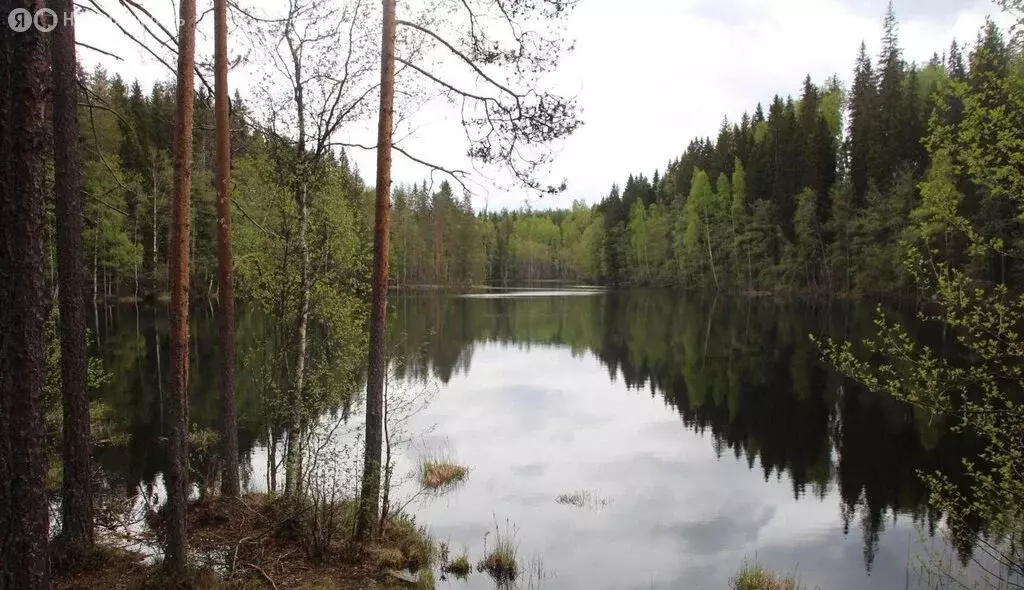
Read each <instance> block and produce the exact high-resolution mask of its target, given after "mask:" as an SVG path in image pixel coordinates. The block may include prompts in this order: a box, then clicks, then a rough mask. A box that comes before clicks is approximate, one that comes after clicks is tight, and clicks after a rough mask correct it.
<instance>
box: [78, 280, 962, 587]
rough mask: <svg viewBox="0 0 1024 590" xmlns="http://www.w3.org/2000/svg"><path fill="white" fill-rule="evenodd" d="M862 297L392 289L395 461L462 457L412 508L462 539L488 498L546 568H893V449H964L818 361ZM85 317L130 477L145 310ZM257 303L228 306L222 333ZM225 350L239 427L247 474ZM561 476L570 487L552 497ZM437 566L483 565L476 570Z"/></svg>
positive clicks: (145, 354)
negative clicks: (397, 404)
mask: <svg viewBox="0 0 1024 590" xmlns="http://www.w3.org/2000/svg"><path fill="white" fill-rule="evenodd" d="M871 311H872V310H871V308H870V307H868V306H865V307H864V308H863V309H861V308H859V307H850V306H838V305H836V306H833V307H831V308H828V309H822V308H813V307H809V306H807V305H801V304H797V303H787V302H782V301H777V300H768V299H763V300H750V299H739V298H735V299H730V298H725V297H717V298H714V297H704V298H701V297H697V296H683V295H679V294H673V293H668V292H630V293H611V292H601V291H594V290H590V291H576V292H571V293H551V292H548V293H536V292H516V293H514V294H513V296H508V297H506V296H500V295H494V294H488V295H487V296H485V297H481V296H457V295H442V294H396V295H394V296H393V297H392V301H391V311H390V335H391V336H390V338H391V342H392V349H393V350H394V351H395V353H394V361H393V365H392V366H393V371H394V374H395V375H396V377H395V386H396V387H397V386H402V387H406V388H412V389H417V388H421V389H434V390H436V392H437V393H436V395H435V397H434V399H433V401H432V403H431V404H430V405H429V406H428V407H427V408H426V409H425V410H424V411H422V412H421V413H419V414H417V415H416V416H415V417H414V418H413V419H412V421H411V423H410V427H409V430H410V431H411V432H414V433H417V432H418V433H424V434H423V435H422V436H420V437H417V440H416V442H415V444H414V445H413V446H412V447H410V448H409V449H408V451H407V452H406V457H405V458H404V463H403V464H402V466H403V468H409V466H410V465H411V464H412V463H414V462H415V460H416V458H417V457H418V456H421V455H423V454H425V453H437V452H441V453H444V454H448V455H450V456H453V457H454V458H456V459H458V461H459V462H461V463H465V464H467V465H468V466H470V468H471V472H470V476H469V478H468V479H467V481H466V482H465V483H464V484H463V485H462V486H460V487H459V488H457V489H455V490H454V491H451V492H449V493H448V494H446V495H444V496H443V497H439V498H429V499H426V500H424V501H417V502H414V503H413V504H412V505H411V508H412V509H413V510H414V511H415V513H416V514H417V519H418V521H420V522H423V523H425V524H427V525H429V527H430V529H431V532H432V533H433V535H434V536H435V537H436V538H438V539H441V540H446V541H448V542H449V544H450V546H452V548H453V549H454V550H455V551H456V552H458V550H459V549H461V548H462V547H465V548H466V549H468V552H469V555H470V558H471V560H474V561H475V560H476V559H478V558H479V557H480V556H481V554H482V553H483V548H484V544H485V543H491V545H492V546H493V534H494V533H493V531H494V529H495V522H497V524H498V525H499V526H500V527H501V528H502V529H503V531H505V530H508V529H509V528H512V529H514V530H515V534H516V540H517V541H518V545H519V554H520V557H521V558H522V559H523V561H524V562H525V561H534V562H536V561H540V562H541V563H542V566H543V570H544V571H545V573H546V579H545V580H544V581H543V584H542V587H546V588H580V589H584V588H652V587H653V588H698V589H699V588H724V587H726V583H727V580H728V579H729V577H730V576H731V575H733V574H734V573H735V571H736V570H737V569H738V567H739V566H740V565H741V564H742V563H743V562H744V561H748V562H753V561H757V562H758V563H761V564H764V565H766V566H769V567H772V568H776V569H779V570H782V571H796V572H797V573H798V575H799V577H800V579H801V581H803V582H804V583H806V584H808V586H809V587H811V588H813V587H815V586H820V587H822V588H830V589H838V590H845V589H849V590H853V589H860V588H905V587H908V586H909V587H914V586H915V580H916V579H917V577H918V575H917V574H916V573H915V572H914V571H913V570H914V569H915V564H916V561H917V558H916V557H915V556H916V555H918V554H920V553H922V552H923V551H925V550H926V549H929V548H931V549H936V548H938V549H940V550H942V548H943V547H944V545H943V544H942V543H941V542H939V541H936V540H932V541H930V542H924V543H923V542H921V541H920V539H921V538H922V537H925V538H927V537H928V536H929V533H930V530H932V529H933V528H934V527H936V526H938V525H939V523H940V522H941V515H938V514H934V513H933V512H931V511H930V510H929V509H928V508H927V506H926V495H925V494H926V491H925V489H924V487H923V486H922V484H921V483H920V481H919V479H918V477H917V475H916V471H917V470H921V469H923V470H925V471H934V470H943V471H945V472H947V473H949V474H951V475H952V476H953V477H954V478H956V476H957V474H958V473H959V469H958V468H957V465H958V464H959V461H960V458H961V457H962V456H964V455H965V454H970V453H972V452H974V450H975V449H973V448H972V443H971V441H968V440H966V439H964V438H963V437H958V436H953V435H951V434H950V433H948V432H947V430H948V429H947V428H946V426H945V425H943V424H942V423H941V421H938V420H935V419H932V418H930V417H928V416H922V415H920V414H918V413H915V412H913V411H912V410H910V409H909V408H907V407H906V406H904V405H902V404H899V403H897V402H895V401H893V400H891V399H888V398H886V397H884V396H880V395H877V394H872V393H870V392H867V391H864V390H862V389H860V388H857V387H854V386H852V385H851V384H849V383H844V381H843V380H842V379H840V378H838V377H837V376H836V375H834V374H832V373H830V372H829V371H827V370H826V369H825V368H824V367H823V366H822V365H821V364H820V363H819V361H818V360H817V359H818V354H817V351H816V349H815V348H814V346H813V344H811V343H810V342H809V340H808V334H810V333H816V334H832V335H837V336H842V335H847V336H855V335H857V334H860V333H863V329H864V328H865V327H866V326H867V325H868V324H869V323H870V319H871V316H870V314H871ZM194 317H195V318H196V319H195V324H194V343H193V361H192V362H193V365H192V368H191V373H192V382H193V391H192V400H193V401H192V415H193V420H194V422H196V423H197V424H200V425H203V424H206V423H208V424H211V425H212V424H213V423H214V420H215V417H216V414H215V411H216V366H215V359H216V325H215V322H214V321H213V318H212V316H211V315H205V314H204V313H203V312H202V311H200V312H198V313H196V314H195V316H194ZM97 321H98V328H99V329H98V334H99V335H100V337H99V340H100V343H101V344H100V349H101V351H102V353H103V356H104V360H105V362H106V364H107V369H108V370H109V371H111V372H112V373H114V374H115V375H117V379H115V380H114V381H112V382H111V384H110V385H108V386H107V387H106V389H105V391H104V392H103V395H104V396H105V397H106V398H107V399H108V401H110V402H111V404H112V405H113V406H114V408H115V411H116V412H117V413H118V414H119V415H121V416H122V418H123V420H124V421H125V423H126V428H127V429H128V430H129V431H130V432H131V433H132V434H133V437H132V441H131V443H130V445H129V449H128V451H127V456H125V451H123V450H116V451H115V450H112V451H110V452H109V453H108V454H102V453H101V455H100V457H99V459H100V461H101V463H102V464H103V465H104V467H105V469H106V471H107V473H108V475H109V480H110V482H111V485H112V486H116V487H120V489H125V490H128V491H130V490H132V489H135V488H137V487H138V486H139V484H140V483H142V484H143V485H145V483H147V482H153V481H154V480H155V479H156V478H157V477H158V474H159V472H160V471H161V465H160V463H161V453H160V452H159V448H158V443H157V441H156V435H157V434H158V433H159V430H160V421H161V417H160V410H161V409H160V403H159V398H160V396H159V389H160V379H161V375H160V373H161V370H162V371H163V372H165V371H166V369H165V367H162V365H164V364H165V363H166V358H164V357H166V320H165V319H164V318H163V317H160V314H156V315H153V313H152V312H147V311H145V310H143V311H141V312H139V315H138V316H136V311H135V309H134V308H131V309H129V310H117V311H116V313H111V314H109V315H106V316H102V317H100V318H98V320H97ZM260 321H261V320H260V318H259V317H257V316H254V315H253V314H244V316H243V317H242V318H241V319H240V321H239V338H240V340H242V342H241V346H242V347H243V348H244V346H245V343H244V339H246V338H247V337H248V336H247V335H248V334H254V333H257V332H259V329H258V325H259V323H260ZM247 370H249V371H251V370H252V368H251V367H245V366H243V367H242V368H241V374H240V382H239V398H240V402H239V403H240V414H241V417H242V421H241V430H242V432H241V437H242V441H241V443H242V449H243V452H245V453H246V455H247V456H248V457H250V458H251V460H252V464H253V467H252V468H251V469H249V470H246V475H247V476H248V477H247V479H248V486H249V487H250V488H252V489H260V488H261V487H263V486H264V483H263V481H264V478H263V476H262V475H261V473H262V464H263V461H265V456H266V454H265V448H264V447H262V446H261V444H262V443H261V442H260V441H261V440H262V439H263V438H264V435H263V434H262V432H261V431H262V427H261V426H260V422H259V420H258V419H257V418H255V417H250V416H252V415H253V414H254V413H255V409H254V407H255V402H254V401H252V399H251V398H252V397H253V396H252V395H250V394H249V393H247V391H246V388H247V387H250V386H251V384H250V381H249V380H248V379H247V378H246V376H245V374H246V372H247ZM352 413H353V415H359V414H361V409H358V408H354V409H353V412H352ZM121 486H123V487H121ZM576 492H580V493H581V496H582V497H584V498H585V501H584V502H582V503H583V506H574V505H572V504H566V503H560V502H558V501H556V498H558V496H559V495H562V494H573V493H576ZM967 551H969V548H965V549H963V550H962V553H964V554H966V552H967ZM445 585H447V587H452V588H491V587H493V584H492V583H491V582H490V580H489V579H488V578H487V576H486V575H485V574H482V573H474V574H473V575H472V576H471V577H470V578H469V580H468V582H460V581H454V580H453V581H448V582H444V583H442V586H445ZM523 586H524V587H526V585H525V584H524V585H523Z"/></svg>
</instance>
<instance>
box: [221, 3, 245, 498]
mask: <svg viewBox="0 0 1024 590" xmlns="http://www.w3.org/2000/svg"><path fill="white" fill-rule="evenodd" d="M214 29H215V31H214V37H215V39H214V70H215V71H214V76H215V80H214V86H215V88H214V93H215V95H216V96H215V103H214V110H215V111H216V115H217V123H216V127H217V178H216V181H217V265H218V267H217V291H218V294H219V298H220V316H219V318H218V320H219V321H218V324H219V327H220V438H221V466H222V469H223V477H222V479H221V489H220V492H221V494H223V495H225V496H238V495H239V494H241V491H242V490H241V484H240V483H239V481H238V410H237V408H236V406H235V290H234V282H233V280H232V272H233V263H232V256H231V134H230V130H229V125H230V121H229V119H228V115H229V112H228V111H229V105H230V103H229V100H230V99H229V98H228V96H229V94H228V3H227V0H216V1H215V3H214Z"/></svg>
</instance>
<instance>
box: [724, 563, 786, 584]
mask: <svg viewBox="0 0 1024 590" xmlns="http://www.w3.org/2000/svg"><path fill="white" fill-rule="evenodd" d="M729 588H731V589H732V590H801V589H802V588H803V586H801V585H800V584H799V583H798V582H797V581H796V578H795V577H793V576H792V575H780V574H776V573H774V572H770V571H768V570H767V569H765V568H763V567H761V566H759V565H747V564H744V565H743V567H742V568H741V569H740V572H739V574H737V575H736V577H735V578H733V579H732V580H730V581H729Z"/></svg>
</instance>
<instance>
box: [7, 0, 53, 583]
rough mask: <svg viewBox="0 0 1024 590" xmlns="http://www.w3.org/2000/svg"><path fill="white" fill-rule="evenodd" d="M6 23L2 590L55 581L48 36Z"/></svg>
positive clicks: (24, 1)
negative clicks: (48, 409) (48, 401)
mask: <svg viewBox="0 0 1024 590" xmlns="http://www.w3.org/2000/svg"><path fill="white" fill-rule="evenodd" d="M0 6H2V9H0V14H2V15H3V16H2V18H3V19H4V21H3V22H0V80H2V81H3V82H2V83H0V588H11V589H14V588H17V589H19V590H22V589H26V590H34V589H36V588H49V586H50V583H49V577H50V576H49V563H48V555H47V536H48V533H49V514H48V511H47V499H46V486H45V478H46V467H47V463H48V461H47V455H46V426H45V423H44V421H43V383H44V376H43V367H44V363H45V361H44V355H43V350H44V345H45V327H46V314H47V310H48V308H49V302H48V300H47V290H46V268H45V267H46V265H45V262H46V249H45V245H44V243H45V223H44V220H45V200H46V197H45V190H46V188H45V187H46V184H45V179H46V165H45V163H46V155H47V153H48V151H49V149H48V146H47V142H48V141H49V133H48V132H47V118H46V109H45V107H46V101H47V99H48V98H49V96H48V88H49V72H48V60H47V57H46V38H45V37H46V35H44V34H43V33H41V32H40V31H39V30H38V29H37V28H35V27H32V26H29V27H28V29H27V30H25V31H23V32H20V33H15V32H14V31H13V30H12V28H11V27H10V26H9V25H8V23H7V15H8V14H10V13H11V11H12V10H13V9H15V8H17V9H19V10H26V11H27V12H31V13H34V12H35V9H36V8H37V5H36V2H35V1H34V0H3V2H2V4H0Z"/></svg>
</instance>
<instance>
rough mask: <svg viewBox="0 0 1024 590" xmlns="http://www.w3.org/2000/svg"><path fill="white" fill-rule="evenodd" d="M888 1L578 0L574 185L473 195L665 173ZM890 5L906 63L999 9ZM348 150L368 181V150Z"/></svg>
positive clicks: (570, 163)
mask: <svg viewBox="0 0 1024 590" xmlns="http://www.w3.org/2000/svg"><path fill="white" fill-rule="evenodd" d="M886 1H887V0H771V1H770V2H769V1H765V0H714V1H711V0H630V1H628V2H626V1H623V0H580V2H579V6H578V7H577V8H576V11H575V12H574V14H573V15H572V16H571V20H570V22H569V25H568V31H569V36H570V37H571V38H573V39H575V41H576V49H575V51H574V52H573V53H572V54H570V55H568V56H567V57H565V58H564V59H563V61H562V64H561V67H560V69H559V70H558V72H557V73H554V74H552V75H551V76H550V79H551V80H552V83H553V84H555V85H557V89H558V90H559V91H561V92H566V93H569V94H572V95H576V96H577V98H578V102H579V104H580V106H581V107H582V110H583V119H584V126H583V127H582V128H580V130H579V131H578V132H577V133H576V134H575V135H574V136H573V137H571V138H569V139H568V140H567V141H565V142H564V143H563V144H562V145H561V146H560V148H559V152H558V155H557V159H556V161H555V163H554V166H553V168H552V170H551V175H550V178H549V180H552V181H560V180H561V179H563V178H564V179H565V180H566V181H567V184H568V190H567V191H566V192H565V193H563V194H561V195H558V196H547V197H544V198H542V199H541V198H537V197H536V196H531V195H529V194H527V192H526V191H523V190H518V189H512V190H502V189H498V188H495V187H493V186H491V185H489V183H488V182H486V181H485V180H484V181H481V183H482V185H483V186H481V187H475V194H474V195H473V202H474V206H475V207H477V208H482V207H484V206H487V207H489V208H491V209H495V208H501V207H510V208H516V207H521V206H523V205H525V204H526V203H527V202H528V203H529V204H530V206H532V207H534V208H548V207H561V206H568V205H569V204H571V202H572V201H573V200H574V199H584V200H586V201H588V202H595V201H597V200H599V199H600V198H601V197H602V196H604V195H605V194H607V192H608V189H609V188H610V186H611V184H612V183H613V182H618V183H620V184H621V183H622V182H624V180H625V178H626V176H627V175H629V174H630V173H635V172H642V173H644V174H646V175H650V174H652V173H653V171H654V170H655V169H664V166H665V164H666V163H667V162H668V161H669V160H670V159H672V158H674V157H676V156H678V155H679V154H680V153H681V152H682V151H683V150H684V149H685V147H686V145H687V144H688V143H689V141H690V139H691V138H693V137H696V136H708V135H712V136H713V135H715V134H716V133H717V129H718V127H719V125H720V124H721V121H722V117H723V116H728V117H729V118H730V119H737V118H738V117H739V116H740V115H741V114H742V113H743V111H745V110H752V108H753V106H754V105H755V104H756V103H757V102H758V101H761V102H765V103H766V102H768V101H769V100H770V99H771V97H772V96H773V95H774V94H781V95H786V94H796V93H798V92H799V89H800V86H801V84H802V81H803V78H804V76H805V75H806V74H808V73H809V74H810V75H811V77H812V78H813V79H814V80H815V81H816V82H819V83H820V82H822V81H824V80H825V79H826V78H827V77H829V76H831V75H833V74H836V75H838V76H839V78H840V79H841V80H842V81H843V82H844V83H845V82H847V81H848V80H849V78H850V72H851V71H852V68H853V61H854V58H855V57H856V53H857V47H858V45H859V44H860V42H861V40H864V41H866V42H867V44H868V48H869V51H870V52H871V53H872V54H873V55H874V54H877V52H878V45H879V38H880V35H881V22H882V17H883V15H884V13H885V6H886ZM400 3H401V2H400ZM111 4H112V3H111ZM160 4H163V5H164V9H163V10H162V12H165V13H167V14H171V8H170V4H169V3H166V2H165V3H158V2H156V1H155V0H154V1H153V2H152V3H150V2H146V5H149V6H159V5H160ZM200 4H203V3H202V2H201V3H200ZM895 8H896V13H897V17H898V18H899V20H900V39H901V45H902V47H903V48H904V52H905V53H904V55H905V58H906V59H907V60H916V61H919V62H921V61H925V60H927V59H928V58H929V57H930V56H931V54H932V53H933V52H934V51H942V49H943V48H946V47H948V45H949V42H950V41H951V40H952V39H953V38H957V39H959V40H961V41H972V40H973V39H974V38H975V35H976V33H977V31H978V29H979V27H980V26H981V25H982V24H983V23H984V19H985V16H986V15H988V14H992V13H995V12H996V11H997V8H996V7H995V5H994V4H993V3H991V2H989V1H988V0H896V2H895ZM207 18H208V19H209V20H212V17H207ZM78 25H79V26H78V34H79V39H80V40H81V41H83V42H85V43H88V44H90V45H94V46H98V47H102V48H104V49H109V50H112V51H115V52H116V53H118V54H120V55H121V56H123V57H124V59H125V61H124V62H114V61H113V60H112V59H110V58H105V57H103V56H101V55H98V54H97V53H95V52H92V51H89V50H87V49H82V50H80V52H81V57H82V60H83V61H84V62H85V63H86V65H87V67H90V66H91V65H92V64H95V63H102V64H103V65H104V66H105V67H106V68H107V69H108V70H109V71H112V72H120V73H121V75H122V76H123V77H125V78H127V79H131V78H138V79H139V80H140V82H141V83H142V84H143V85H144V86H148V85H151V84H152V83H153V82H155V81H157V80H163V79H167V78H169V75H168V72H167V70H166V69H164V68H163V66H159V65H157V64H156V62H155V61H153V60H152V59H147V58H146V57H145V56H144V53H143V52H142V51H141V50H140V49H138V48H136V47H133V46H132V45H131V44H130V43H129V42H126V41H124V40H123V39H120V38H119V34H118V33H117V31H116V29H113V28H112V27H110V26H107V25H105V24H104V23H103V22H101V21H100V19H98V18H97V17H90V16H88V15H85V16H83V17H81V18H80V19H79V20H78ZM204 25H205V26H209V23H208V22H204ZM248 78H249V77H248V76H238V77H236V78H234V79H232V83H233V86H237V87H239V88H238V89H239V90H240V91H241V92H242V95H243V97H244V96H247V95H250V94H251V92H249V88H247V86H248V85H249V82H248ZM410 124H411V125H412V127H413V128H415V129H416V134H415V136H414V137H410V138H407V139H406V140H405V145H406V146H407V148H408V149H410V151H414V152H416V153H417V154H421V155H422V154H427V155H430V156H431V157H435V158H437V159H438V161H442V162H443V163H444V164H446V165H449V166H451V167H459V166H462V167H468V165H467V164H466V163H465V162H464V161H463V159H462V156H461V155H460V154H461V153H462V152H463V151H464V150H465V139H464V136H463V135H462V131H461V128H460V127H459V116H458V113H457V112H456V111H455V110H454V109H453V108H450V107H447V106H445V105H441V104H431V105H429V106H428V108H426V109H423V110H422V111H421V112H420V113H419V115H418V116H417V118H416V119H414V120H413V122H411V123H410ZM358 127H359V126H356V127H353V128H352V129H350V130H348V131H347V132H346V133H348V134H350V136H352V137H355V138H357V139H358V140H359V141H362V142H364V143H371V144H372V143H375V142H374V140H373V136H372V126H367V125H364V126H362V127H361V128H358ZM350 155H351V157H352V159H353V160H354V161H355V162H356V164H357V166H358V167H359V169H360V171H361V173H362V176H363V178H364V179H367V180H368V181H369V182H372V178H373V170H374V154H373V153H372V152H359V153H355V152H352V153H351V154H350ZM427 177H428V171H427V170H426V169H424V168H422V167H421V166H419V165H417V164H415V163H412V162H409V161H407V160H405V159H404V158H402V157H401V156H400V155H397V154H396V157H395V166H394V178H395V181H396V182H406V183H409V182H415V181H419V180H422V179H426V178H427ZM438 180H440V179H439V178H438Z"/></svg>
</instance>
